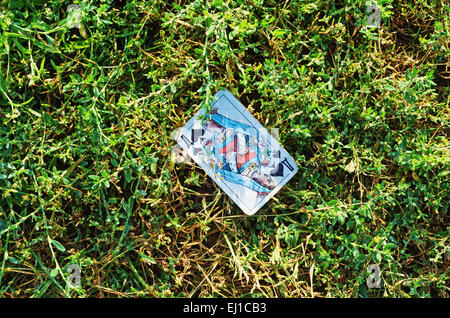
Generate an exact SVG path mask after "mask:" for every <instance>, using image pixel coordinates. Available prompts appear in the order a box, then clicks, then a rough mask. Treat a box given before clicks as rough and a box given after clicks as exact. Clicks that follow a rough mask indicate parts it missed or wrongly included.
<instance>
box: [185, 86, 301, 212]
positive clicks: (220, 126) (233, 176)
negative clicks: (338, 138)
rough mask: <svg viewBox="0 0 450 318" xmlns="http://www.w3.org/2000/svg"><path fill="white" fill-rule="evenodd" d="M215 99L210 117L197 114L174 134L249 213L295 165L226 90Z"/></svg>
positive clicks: (201, 113)
mask: <svg viewBox="0 0 450 318" xmlns="http://www.w3.org/2000/svg"><path fill="white" fill-rule="evenodd" d="M214 97H215V98H216V99H215V100H214V101H213V102H212V104H211V108H212V110H211V113H210V114H205V110H200V111H199V112H197V113H196V114H195V115H194V117H192V118H191V119H190V120H189V121H188V122H187V124H186V125H185V126H184V127H182V128H181V129H180V130H179V132H178V136H177V142H178V144H179V145H180V146H181V147H182V148H183V149H184V151H185V152H186V153H187V154H188V155H189V156H190V157H191V158H192V159H193V160H194V161H195V162H196V163H197V164H198V165H199V166H200V167H202V168H203V170H205V172H206V173H207V174H208V175H209V176H210V177H211V178H212V179H213V180H214V182H216V184H217V185H218V186H219V187H220V188H221V189H222V190H223V191H225V193H226V194H227V195H228V196H229V197H230V198H231V199H232V200H233V201H234V202H235V203H236V204H237V205H238V206H239V207H240V208H241V209H242V210H243V211H244V212H245V213H246V214H248V215H252V214H254V213H256V211H258V210H259V209H260V208H261V207H262V206H263V205H264V204H265V203H266V202H267V201H268V200H269V199H270V198H271V197H272V196H274V195H275V194H276V193H277V192H278V190H280V189H281V187H282V186H283V185H285V184H286V183H287V182H288V181H289V179H291V178H292V177H293V176H294V175H295V173H296V172H297V170H298V167H297V165H296V164H295V161H294V159H293V158H292V157H291V156H290V155H289V154H288V153H287V152H286V150H284V149H283V148H282V147H281V146H280V144H279V143H278V141H277V140H276V139H275V138H274V137H273V136H272V135H271V134H269V133H268V131H267V130H266V129H265V128H264V127H263V126H262V125H261V124H260V123H259V122H258V121H257V120H256V119H255V118H254V117H253V116H252V115H251V114H250V113H249V112H248V111H247V109H245V107H244V106H243V105H242V104H241V103H240V102H239V101H238V100H237V99H236V98H235V97H234V96H233V95H232V94H231V93H230V92H229V91H227V90H221V91H219V92H218V93H217V94H216V95H215V96H214ZM202 115H203V116H202ZM202 117H203V119H202Z"/></svg>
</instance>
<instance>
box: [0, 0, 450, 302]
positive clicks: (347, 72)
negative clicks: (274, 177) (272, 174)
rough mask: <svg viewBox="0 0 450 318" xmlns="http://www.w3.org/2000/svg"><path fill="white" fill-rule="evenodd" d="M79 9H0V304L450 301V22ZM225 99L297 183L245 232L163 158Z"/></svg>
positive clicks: (235, 211) (228, 9)
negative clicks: (281, 157) (255, 125)
mask: <svg viewBox="0 0 450 318" xmlns="http://www.w3.org/2000/svg"><path fill="white" fill-rule="evenodd" d="M75 3H78V4H79V6H80V10H81V11H80V12H81V13H80V19H81V20H80V21H81V24H82V27H81V28H80V29H79V28H76V27H75V28H72V27H71V26H72V24H71V21H69V20H68V19H67V7H68V6H69V4H71V3H70V2H68V1H59V0H50V1H40V0H26V1H18V0H11V1H5V0H3V1H1V4H0V5H1V14H0V15H1V16H0V27H1V31H0V48H1V49H0V68H1V72H0V255H1V256H0V297H7V298H8V297H190V296H194V297H449V287H448V286H449V278H448V276H449V270H448V268H449V254H450V251H449V222H448V221H449V218H448V215H447V212H448V208H449V200H450V195H449V194H450V193H449V189H450V185H449V173H450V169H449V163H450V162H449V161H450V159H449V158H450V152H449V142H448V134H449V132H450V131H449V79H450V64H449V63H450V62H449V33H448V30H449V27H450V18H449V15H450V7H449V6H448V3H447V4H446V3H445V1H440V0H430V1H424V0H418V1H410V0H400V1H393V0H382V1H378V5H379V6H380V7H381V21H382V24H381V26H380V27H379V28H368V27H367V26H366V19H367V15H368V13H366V10H365V8H366V5H367V4H366V3H365V1H361V0H356V1H347V0H345V1H324V0H312V1H303V0H297V1H263V0H247V1H244V0H239V1H226V0H216V1H199V0H196V1H183V0H178V1H176V2H172V1H162V0H151V1H137V0H132V1H121V0H115V1H112V0H103V1H93V0H90V1H83V2H82V1H75ZM222 88H226V89H229V90H230V91H231V92H232V93H233V94H234V95H235V96H236V97H237V98H238V99H239V100H240V101H241V102H242V103H243V104H244V105H245V106H246V107H247V108H248V109H249V111H250V112H251V113H252V114H253V115H254V116H255V117H256V118H257V119H258V120H259V121H260V122H261V123H262V124H263V125H264V126H266V127H267V128H278V129H279V132H280V142H281V143H282V145H283V146H284V147H285V148H286V149H287V150H288V152H290V153H291V154H292V156H293V157H294V158H295V160H296V162H297V164H298V166H299V172H298V173H297V175H296V176H295V177H294V178H293V179H292V180H291V181H290V182H289V183H288V184H287V185H286V186H285V187H284V188H283V189H282V190H281V191H280V192H279V193H278V194H277V195H276V196H275V197H274V198H273V199H272V200H270V201H269V203H268V204H266V205H265V206H264V207H263V208H262V209H261V210H260V211H259V212H258V213H257V214H256V215H255V216H252V217H248V216H245V215H244V214H243V213H242V212H241V211H240V210H239V208H238V207H237V206H236V205H235V204H234V203H232V202H231V201H230V199H229V198H227V196H226V195H225V194H224V193H223V192H222V191H221V190H220V189H218V188H217V187H216V186H215V185H214V183H213V182H212V180H211V179H210V178H208V177H207V176H206V174H205V173H204V172H203V171H202V170H201V169H200V168H199V167H198V166H196V165H194V164H176V163H174V162H173V161H171V157H170V153H171V149H172V147H173V146H174V141H173V140H172V139H171V138H170V133H171V132H172V131H173V130H174V129H175V128H177V127H180V126H182V125H184V123H185V122H186V121H187V120H188V119H189V118H191V117H192V115H193V114H194V113H195V111H197V110H198V109H199V108H202V107H208V104H209V102H210V101H211V98H212V96H213V95H214V94H215V93H216V92H217V91H218V90H220V89H222ZM70 264H76V265H78V266H79V267H80V268H81V287H76V288H71V287H70V286H69V285H68V284H67V279H68V276H69V274H70V273H69V272H67V269H68V267H69V265H70ZM370 264H377V265H378V266H379V268H380V270H381V280H382V286H381V288H379V289H371V288H368V287H367V284H366V280H367V278H368V276H369V275H368V272H367V267H368V266H369V265H370Z"/></svg>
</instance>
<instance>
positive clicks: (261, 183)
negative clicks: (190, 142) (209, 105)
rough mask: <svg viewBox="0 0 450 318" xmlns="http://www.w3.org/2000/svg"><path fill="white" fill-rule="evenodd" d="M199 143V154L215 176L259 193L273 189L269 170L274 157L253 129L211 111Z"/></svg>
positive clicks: (271, 167) (265, 192)
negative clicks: (200, 151) (200, 146)
mask: <svg viewBox="0 0 450 318" xmlns="http://www.w3.org/2000/svg"><path fill="white" fill-rule="evenodd" d="M201 144H202V156H203V157H204V160H205V161H206V162H207V163H208V164H209V166H210V167H211V169H212V170H213V171H214V173H215V175H216V176H218V177H220V178H221V179H223V180H226V181H229V182H233V183H236V184H240V185H242V186H245V187H247V188H249V189H251V190H253V191H255V192H257V195H258V196H265V195H267V194H268V193H270V191H271V190H273V189H274V187H275V184H274V180H273V178H272V177H271V175H270V171H271V170H273V162H274V161H276V159H277V158H273V157H274V156H271V153H272V152H271V151H270V149H269V148H268V147H267V142H266V141H265V140H263V139H262V138H260V134H259V131H258V130H257V129H256V128H254V127H252V126H249V125H246V124H244V123H241V122H238V121H235V120H232V119H230V118H228V117H225V116H223V115H221V114H218V113H217V110H212V111H211V114H210V117H209V120H207V121H206V122H205V124H204V134H203V136H201ZM271 163H272V165H271Z"/></svg>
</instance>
